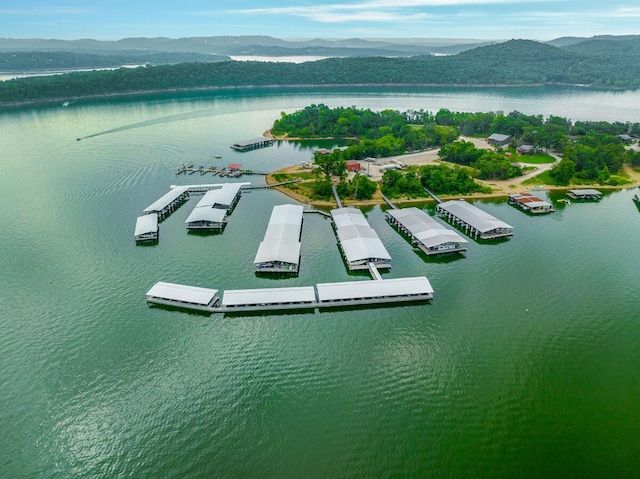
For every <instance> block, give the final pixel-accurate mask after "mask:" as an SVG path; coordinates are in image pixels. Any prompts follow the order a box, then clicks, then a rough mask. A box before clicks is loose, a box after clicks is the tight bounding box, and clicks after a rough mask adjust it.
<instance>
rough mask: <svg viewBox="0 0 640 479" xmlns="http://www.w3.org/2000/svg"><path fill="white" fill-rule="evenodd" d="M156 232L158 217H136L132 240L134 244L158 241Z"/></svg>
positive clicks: (155, 215) (151, 214)
mask: <svg viewBox="0 0 640 479" xmlns="http://www.w3.org/2000/svg"><path fill="white" fill-rule="evenodd" d="M158 232H159V228H158V215H157V214H156V213H149V214H148V215H142V216H138V218H137V219H136V229H135V232H134V233H133V239H135V241H136V243H142V242H151V241H158Z"/></svg>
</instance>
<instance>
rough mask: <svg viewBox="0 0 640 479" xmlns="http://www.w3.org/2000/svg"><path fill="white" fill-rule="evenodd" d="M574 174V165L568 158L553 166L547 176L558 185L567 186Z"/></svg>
mask: <svg viewBox="0 0 640 479" xmlns="http://www.w3.org/2000/svg"><path fill="white" fill-rule="evenodd" d="M575 174H576V163H575V161H573V160H570V159H569V158H563V159H562V160H561V161H560V163H558V164H557V165H556V166H554V167H553V168H552V169H551V171H550V172H549V175H551V178H553V179H554V180H555V181H556V183H557V184H559V185H568V184H569V182H570V181H571V179H572V178H573V176H574V175H575Z"/></svg>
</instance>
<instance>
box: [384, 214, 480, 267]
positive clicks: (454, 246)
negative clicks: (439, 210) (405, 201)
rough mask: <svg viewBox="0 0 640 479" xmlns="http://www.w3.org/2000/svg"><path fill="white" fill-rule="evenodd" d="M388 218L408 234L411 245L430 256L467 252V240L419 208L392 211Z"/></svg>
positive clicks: (392, 223)
mask: <svg viewBox="0 0 640 479" xmlns="http://www.w3.org/2000/svg"><path fill="white" fill-rule="evenodd" d="M386 216H387V219H388V220H389V223H391V225H393V226H395V227H396V228H398V229H399V230H400V231H402V232H403V233H404V234H406V235H407V236H408V237H409V239H410V240H411V244H413V245H414V246H417V247H418V248H419V249H420V250H421V251H422V252H423V253H425V254H426V255H428V256H431V255H436V254H444V253H455V252H460V251H466V250H467V244H468V243H469V242H468V241H467V240H466V239H464V238H463V237H462V236H460V235H459V234H458V233H457V232H456V231H453V230H450V229H448V228H445V227H444V226H442V225H441V224H440V223H438V222H437V221H436V220H434V219H433V218H432V217H431V216H429V215H428V214H427V213H425V212H424V211H423V210H421V209H419V208H403V209H391V210H388V211H387V213H386Z"/></svg>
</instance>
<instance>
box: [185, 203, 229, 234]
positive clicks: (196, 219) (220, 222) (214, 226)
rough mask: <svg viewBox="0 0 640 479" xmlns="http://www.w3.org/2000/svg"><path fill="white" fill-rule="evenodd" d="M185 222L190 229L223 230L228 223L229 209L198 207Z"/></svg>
mask: <svg viewBox="0 0 640 479" xmlns="http://www.w3.org/2000/svg"><path fill="white" fill-rule="evenodd" d="M185 223H186V225H187V229H188V230H222V229H223V228H224V227H225V225H226V224H227V210H223V209H219V208H211V207H208V206H202V207H196V208H194V209H193V211H192V212H191V214H190V215H189V217H188V218H187V220H186V221H185Z"/></svg>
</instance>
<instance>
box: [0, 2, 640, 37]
mask: <svg viewBox="0 0 640 479" xmlns="http://www.w3.org/2000/svg"><path fill="white" fill-rule="evenodd" d="M630 34H640V0H609V1H602V0H345V1H342V2H338V1H335V0H334V1H332V0H227V1H222V0H180V1H176V0H172V1H169V0H109V1H104V0H100V1H91V0H19V1H17V0H0V37H3V38H55V39H65V40H73V39H79V38H94V39H98V40H118V39H121V38H128V37H169V38H181V37H192V36H218V35H268V36H272V37H277V38H284V39H295V38H355V37H359V38H411V37H419V38H461V39H510V38H526V39H533V40H541V41H544V40H551V39H554V38H558V37H563V36H582V37H590V36H593V35H630Z"/></svg>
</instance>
